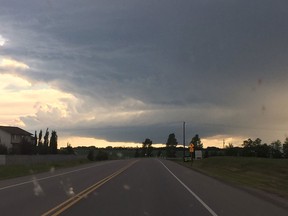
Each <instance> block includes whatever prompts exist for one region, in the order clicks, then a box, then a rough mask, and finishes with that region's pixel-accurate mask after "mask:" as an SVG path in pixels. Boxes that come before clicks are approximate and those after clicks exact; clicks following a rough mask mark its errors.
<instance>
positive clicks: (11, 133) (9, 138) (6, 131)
mask: <svg viewBox="0 0 288 216" xmlns="http://www.w3.org/2000/svg"><path fill="white" fill-rule="evenodd" d="M23 139H26V140H27V141H28V142H33V140H34V137H33V136H32V134H31V133H29V132H27V131H25V130H23V129H21V128H19V127H10V126H0V144H2V145H5V146H6V147H7V148H8V149H12V148H13V149H14V150H17V149H20V144H21V143H22V140H23Z"/></svg>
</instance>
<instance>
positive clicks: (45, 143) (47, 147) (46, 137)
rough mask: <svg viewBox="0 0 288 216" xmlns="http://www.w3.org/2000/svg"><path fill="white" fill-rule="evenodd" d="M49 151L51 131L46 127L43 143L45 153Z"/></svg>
mask: <svg viewBox="0 0 288 216" xmlns="http://www.w3.org/2000/svg"><path fill="white" fill-rule="evenodd" d="M48 151H49V131H48V128H47V129H46V132H45V136H44V143H43V154H48Z"/></svg>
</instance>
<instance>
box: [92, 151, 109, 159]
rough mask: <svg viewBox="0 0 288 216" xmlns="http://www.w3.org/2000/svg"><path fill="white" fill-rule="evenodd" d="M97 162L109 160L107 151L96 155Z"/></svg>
mask: <svg viewBox="0 0 288 216" xmlns="http://www.w3.org/2000/svg"><path fill="white" fill-rule="evenodd" d="M95 160H96V161H102V160H108V153H107V152H105V151H102V150H99V151H98V153H97V155H96V158H95Z"/></svg>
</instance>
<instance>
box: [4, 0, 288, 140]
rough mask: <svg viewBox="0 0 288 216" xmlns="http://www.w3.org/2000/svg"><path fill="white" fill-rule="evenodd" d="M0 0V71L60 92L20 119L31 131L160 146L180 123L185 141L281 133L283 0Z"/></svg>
mask: <svg viewBox="0 0 288 216" xmlns="http://www.w3.org/2000/svg"><path fill="white" fill-rule="evenodd" d="M0 2H1V8H0V26H1V28H0V35H1V36H0V58H1V59H2V63H1V60H0V73H3V74H6V73H11V74H13V75H15V76H19V77H22V78H24V79H26V80H28V81H29V82H31V83H32V85H36V84H37V83H44V84H46V85H49V86H51V87H52V88H54V89H57V90H59V91H61V92H64V93H65V94H69V95H71V96H69V97H63V98H62V101H61V103H62V105H63V106H61V107H59V106H58V107H53V105H49V104H44V105H45V107H46V108H45V109H44V108H43V106H44V105H43V106H39V108H38V110H37V111H36V112H35V113H34V114H31V115H26V116H23V115H22V116H21V117H20V119H21V121H22V122H23V123H24V124H25V126H26V128H28V129H30V130H32V131H33V130H36V129H37V128H39V127H43V128H45V127H47V126H48V127H53V128H57V130H58V131H61V132H63V133H67V134H70V135H78V136H86V137H95V138H102V139H106V140H111V141H124V142H142V141H143V140H144V139H145V138H146V137H150V138H151V139H152V140H153V142H159V143H165V141H166V139H167V137H168V134H169V133H171V132H175V133H177V135H178V139H180V136H181V126H182V122H183V121H186V122H187V133H188V136H191V137H192V136H193V135H194V134H195V133H199V134H200V136H201V137H205V138H209V137H213V136H223V137H234V136H235V137H236V136H237V137H243V138H248V137H251V138H256V137H260V138H263V140H264V141H267V142H269V141H272V140H275V139H281V140H283V139H284V138H285V136H286V133H287V131H288V112H287V110H285V107H287V105H288V102H287V92H288V87H287V86H288V85H287V84H288V73H287V66H288V63H287V62H288V61H287V59H288V43H287V38H288V21H287V20H288V14H287V8H288V2H287V1H285V0H278V1H275V0H262V1H258V0H249V1H248V0H247V1H246V0H244V1H243V0H234V1H231V0H193V1H185V0H181V1H174V0H159V1H153V0H147V1H141V0H117V1H116V0H108V1H107V0H96V1H92V0H83V1H78V0H60V1H55V0H41V1H39V0H26V1H18V0H17V1H16V0H14V1H13V0H12V1H11V0H9V1H5V0H0ZM5 59H6V61H7V59H10V61H14V63H15V64H16V63H17V64H18V65H19V64H20V63H21V64H22V66H24V65H25V66H27V68H25V69H23V68H18V69H17V68H15V67H14V68H13V70H11V67H10V69H7V67H3V66H1V64H3V60H5ZM35 104H37V101H35ZM35 127H37V128H35Z"/></svg>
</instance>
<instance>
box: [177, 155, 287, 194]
mask: <svg viewBox="0 0 288 216" xmlns="http://www.w3.org/2000/svg"><path fill="white" fill-rule="evenodd" d="M177 162H178V163H180V164H182V165H184V166H187V167H189V168H192V169H194V170H197V171H200V172H202V173H205V174H207V175H209V176H212V177H216V178H218V179H220V180H224V181H226V182H229V183H233V184H237V185H242V186H248V187H252V188H256V189H260V190H263V191H266V192H269V193H273V194H276V195H278V196H281V197H282V198H285V199H288V184H287V182H288V160H286V159H266V158H247V157H211V158H206V159H203V160H197V161H193V164H192V165H191V162H183V161H177Z"/></svg>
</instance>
